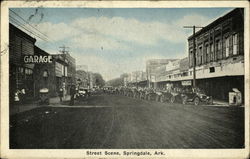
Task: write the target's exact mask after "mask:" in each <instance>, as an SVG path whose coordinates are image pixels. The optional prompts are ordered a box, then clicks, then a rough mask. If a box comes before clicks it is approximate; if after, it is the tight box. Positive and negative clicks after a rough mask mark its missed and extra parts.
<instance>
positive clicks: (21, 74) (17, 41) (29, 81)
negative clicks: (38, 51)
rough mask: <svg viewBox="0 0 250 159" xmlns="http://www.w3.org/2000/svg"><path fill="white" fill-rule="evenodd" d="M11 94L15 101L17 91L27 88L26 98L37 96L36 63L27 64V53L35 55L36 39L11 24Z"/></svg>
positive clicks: (11, 98)
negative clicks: (25, 58) (25, 57)
mask: <svg viewBox="0 0 250 159" xmlns="http://www.w3.org/2000/svg"><path fill="white" fill-rule="evenodd" d="M9 42H10V43H9V95H10V102H13V101H14V94H15V92H16V91H18V90H19V91H20V90H22V89H24V90H25V94H26V97H27V98H26V100H29V99H28V98H33V97H34V96H35V91H34V66H35V65H34V64H25V63H24V61H23V57H24V56H25V55H34V52H35V51H34V48H35V42H36V39H35V38H33V37H31V36H29V35H28V34H26V33H25V32H23V31H22V30H20V29H18V28H17V27H15V26H14V25H12V24H9Z"/></svg>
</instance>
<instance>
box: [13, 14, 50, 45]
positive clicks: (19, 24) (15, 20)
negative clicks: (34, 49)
mask: <svg viewBox="0 0 250 159" xmlns="http://www.w3.org/2000/svg"><path fill="white" fill-rule="evenodd" d="M10 20H11V21H13V22H14V23H15V24H16V25H18V26H19V27H21V28H23V29H24V30H26V31H28V32H29V33H30V34H32V35H34V36H36V37H38V38H40V39H41V40H44V41H47V42H49V41H48V39H45V38H43V37H40V35H38V34H36V33H34V32H32V31H30V30H29V29H27V28H26V27H24V26H23V24H22V23H21V22H20V21H18V20H17V19H15V18H13V17H11V16H10Z"/></svg>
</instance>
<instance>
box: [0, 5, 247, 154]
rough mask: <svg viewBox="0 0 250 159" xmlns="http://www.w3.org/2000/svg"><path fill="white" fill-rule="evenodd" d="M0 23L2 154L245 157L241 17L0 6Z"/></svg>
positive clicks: (187, 10)
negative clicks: (0, 37)
mask: <svg viewBox="0 0 250 159" xmlns="http://www.w3.org/2000/svg"><path fill="white" fill-rule="evenodd" d="M8 18H9V20H8V30H9V32H8V40H9V45H8V53H7V54H8V64H9V65H8V82H9V84H8V101H9V102H8V103H9V104H8V105H9V106H8V107H7V108H8V118H9V119H8V120H9V123H8V126H7V127H8V132H9V136H8V137H9V138H8V141H9V145H8V146H9V149H10V150H15V149H29V150H32V149H59V150H60V149H79V150H81V149H88V151H87V152H86V154H85V155H87V156H88V155H89V156H92V157H93V156H94V157H96V156H98V155H108V156H109V155H118V156H130V157H131V156H132V157H135V156H140V155H142V156H143V155H145V157H149V156H154V155H156V156H158V157H159V156H164V155H166V154H165V152H161V151H154V152H153V153H152V152H147V151H145V152H144V151H143V152H142V150H144V149H156V150H160V149H182V150H183V149H184V150H185V149H211V150H212V149H225V150H226V149H239V150H240V149H245V148H246V139H245V136H246V134H245V129H246V127H245V124H246V123H245V122H246V120H245V117H246V115H245V107H246V106H248V104H249V101H246V99H248V98H246V96H247V95H246V91H245V90H246V83H245V81H246V79H248V77H246V75H245V73H246V67H247V66H248V61H245V60H246V57H245V54H246V52H245V50H246V49H245V48H246V46H245V44H246V43H245V22H246V20H245V19H246V8H244V7H182V8H176V7H166V8H162V7H152V8H150V7H140V8H136V7H135V8H131V7H124V8H120V7H43V6H40V7H9V8H8ZM1 53H2V52H1ZM246 63H247V66H246ZM1 64H2V63H1ZM248 69H249V68H248ZM1 85H3V84H2V82H1ZM247 122H248V121H247ZM96 149H107V150H112V149H118V150H124V149H126V150H133V149H137V150H138V149H139V150H138V151H123V152H119V151H105V152H97V151H95V150H96ZM139 153H140V155H138V154H139ZM147 155H148V156H147Z"/></svg>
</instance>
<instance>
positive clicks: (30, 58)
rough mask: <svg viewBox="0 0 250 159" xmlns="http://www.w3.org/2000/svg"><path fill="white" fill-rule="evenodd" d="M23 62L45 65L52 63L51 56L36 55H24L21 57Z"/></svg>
mask: <svg viewBox="0 0 250 159" xmlns="http://www.w3.org/2000/svg"><path fill="white" fill-rule="evenodd" d="M23 62H24V63H25V64H47V63H52V56H51V55H48V56H42V55H40V56H38V55H25V56H23Z"/></svg>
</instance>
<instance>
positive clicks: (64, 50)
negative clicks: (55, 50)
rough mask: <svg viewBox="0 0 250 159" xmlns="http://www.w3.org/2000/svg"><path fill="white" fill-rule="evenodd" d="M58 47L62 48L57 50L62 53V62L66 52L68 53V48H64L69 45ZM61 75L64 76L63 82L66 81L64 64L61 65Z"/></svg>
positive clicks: (64, 59)
mask: <svg viewBox="0 0 250 159" xmlns="http://www.w3.org/2000/svg"><path fill="white" fill-rule="evenodd" d="M59 48H61V49H62V50H60V51H59V52H61V53H62V54H63V61H64V63H65V62H66V53H69V51H68V50H66V49H68V48H69V47H66V46H64V45H63V46H61V47H59ZM63 76H64V82H66V77H65V65H63Z"/></svg>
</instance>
